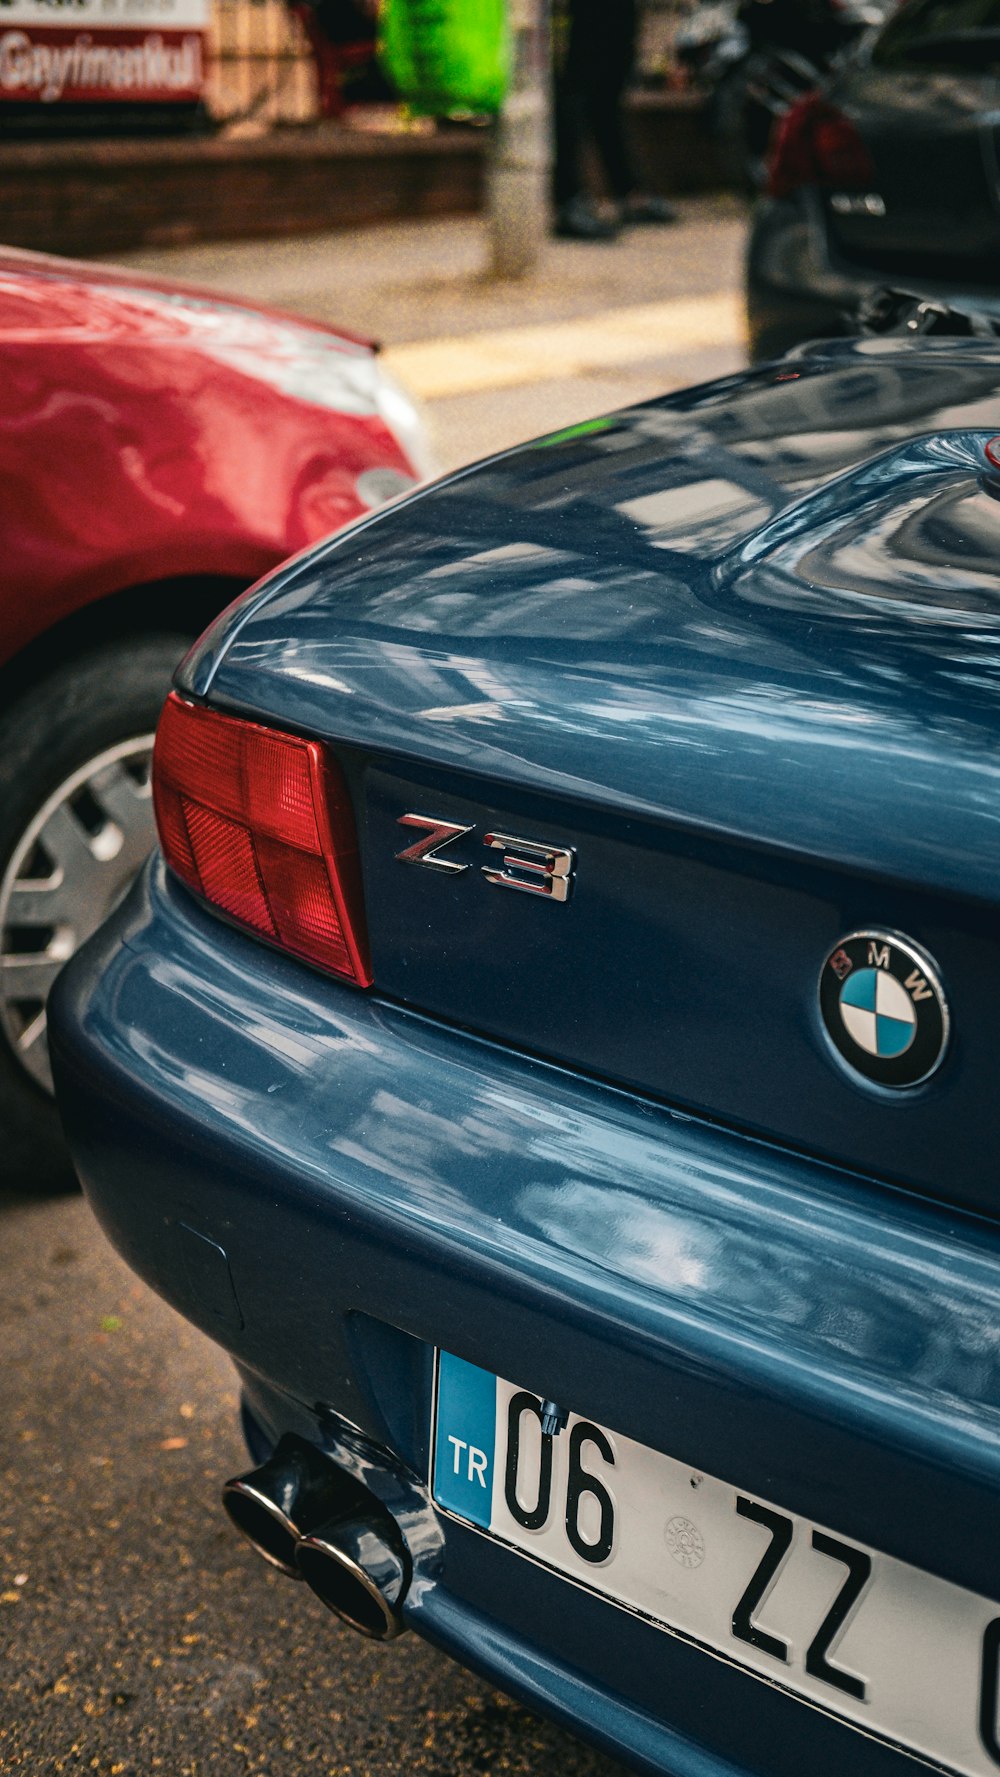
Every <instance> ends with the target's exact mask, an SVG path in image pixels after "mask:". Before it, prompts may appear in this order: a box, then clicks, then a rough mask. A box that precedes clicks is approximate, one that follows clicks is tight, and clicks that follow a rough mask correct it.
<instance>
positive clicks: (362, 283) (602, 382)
mask: <svg viewBox="0 0 1000 1777" xmlns="http://www.w3.org/2000/svg"><path fill="white" fill-rule="evenodd" d="M679 209H680V214H681V220H680V221H679V223H678V224H677V225H676V226H675V227H672V228H649V227H647V228H634V229H631V230H628V231H626V232H625V233H623V234H622V235H621V236H620V237H619V239H618V240H617V241H614V242H611V243H580V242H575V241H556V240H553V241H551V242H549V244H548V246H547V248H546V251H545V254H544V257H543V260H542V263H541V265H540V266H539V268H538V270H537V272H536V273H535V274H534V275H533V276H532V277H530V278H527V279H525V280H523V281H520V282H516V283H515V282H505V283H498V282H496V281H494V280H492V279H490V278H489V277H488V276H487V274H486V270H485V266H486V260H487V243H486V237H485V231H484V227H483V224H482V222H481V221H480V220H479V219H477V218H473V217H460V218H455V219H449V220H444V221H438V222H412V223H392V224H387V225H383V226H380V227H377V228H367V229H358V230H355V231H352V232H350V233H347V232H343V231H341V232H338V233H335V234H329V235H320V236H313V237H311V238H309V239H301V238H297V239H293V240H287V241H286V240H279V241H269V242H263V243H262V242H260V241H254V242H247V243H242V242H238V243H233V242H226V243H221V244H219V245H208V246H197V247H186V248H184V247H177V248H162V249H158V250H156V251H153V250H143V251H141V252H136V253H131V254H127V255H125V256H124V258H123V259H122V260H120V261H119V263H125V264H129V265H133V266H135V267H137V268H141V269H144V270H150V271H155V272H157V273H160V274H164V275H167V276H170V277H175V278H180V279H184V280H187V281H189V282H194V283H200V284H205V285H209V286H211V287H213V288H215V289H217V290H219V291H223V292H225V293H227V294H230V295H234V296H247V297H253V298H255V299H256V300H257V301H261V302H267V303H271V304H274V305H276V306H278V307H281V308H286V309H290V310H293V311H295V312H297V313H300V314H307V315H312V316H316V317H318V318H320V319H323V320H327V321H331V322H335V323H339V325H341V326H343V327H346V328H349V329H351V330H352V331H355V332H359V333H363V334H365V335H367V336H369V337H374V338H376V339H378V340H380V341H381V342H382V344H383V346H384V347H385V363H386V365H387V366H388V367H389V368H390V369H391V370H393V371H394V372H395V374H396V375H397V376H398V377H399V378H400V380H401V381H403V382H404V383H406V385H407V386H408V387H409V388H410V389H411V390H412V392H413V393H414V394H415V395H417V396H418V397H420V398H421V399H422V400H423V401H424V403H425V405H426V409H427V416H428V419H429V422H430V425H431V430H432V434H433V436H434V440H435V443H436V446H437V450H438V455H439V459H440V461H441V463H442V466H444V467H453V466H455V465H457V464H458V463H461V462H467V461H469V460H470V459H472V458H474V457H477V456H482V455H485V454H486V453H487V452H489V451H491V450H497V449H502V448H505V447H506V446H508V445H510V444H514V443H518V442H520V441H521V440H522V439H524V438H530V437H533V436H535V435H536V434H537V433H539V432H543V431H550V430H553V429H555V428H557V427H559V426H564V425H571V424H574V423H576V422H577V421H579V420H583V419H589V418H591V417H593V415H595V414H598V413H603V412H606V411H607V410H608V409H609V408H613V407H619V406H622V405H627V404H631V403H634V402H638V401H645V400H648V399H649V398H650V397H652V396H654V395H658V394H663V393H665V392H666V391H667V390H668V389H672V388H679V387H682V386H683V385H684V384H685V383H691V382H698V381H703V380H706V379H707V378H709V377H712V376H720V375H725V374H727V373H728V372H729V371H731V370H735V369H738V368H739V367H740V365H741V364H742V363H744V362H745V348H744V343H743V322H742V312H741V302H740V277H741V271H740V267H741V257H742V248H743V237H744V233H745V226H746V225H745V213H744V212H743V210H742V209H741V207H740V206H739V205H738V204H737V203H736V202H735V200H733V199H729V198H699V199H692V200H689V201H687V202H686V203H684V204H682V205H680V206H679Z"/></svg>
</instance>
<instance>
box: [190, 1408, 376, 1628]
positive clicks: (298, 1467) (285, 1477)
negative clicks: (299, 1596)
mask: <svg viewBox="0 0 1000 1777" xmlns="http://www.w3.org/2000/svg"><path fill="white" fill-rule="evenodd" d="M222 1503H223V1505H224V1507H225V1509H226V1511H227V1512H228V1514H229V1517H230V1518H231V1519H232V1522H233V1523H234V1524H235V1526H236V1528H237V1530H239V1531H240V1532H241V1534H242V1535H243V1536H245V1537H246V1538H247V1540H248V1541H249V1542H250V1543H251V1544H252V1545H253V1547H254V1548H255V1549H256V1551H257V1553H258V1555H260V1556H261V1557H262V1559H263V1560H264V1561H267V1562H268V1563H269V1564H270V1566H272V1567H276V1568H277V1569H278V1570H279V1572H281V1573H284V1574H287V1575H288V1576H289V1578H290V1579H296V1580H301V1579H304V1580H305V1581H306V1582H307V1584H308V1585H309V1586H310V1587H311V1588H312V1590H313V1591H314V1592H315V1593H316V1595H317V1597H318V1598H320V1599H322V1601H323V1603H324V1604H325V1605H326V1607H327V1609H328V1610H331V1611H333V1613H334V1615H335V1616H338V1617H340V1618H341V1620H342V1621H343V1622H345V1623H347V1624H349V1625H350V1627H351V1628H352V1629H357V1630H358V1631H359V1632H360V1634H362V1635H367V1636H369V1637H370V1638H371V1639H372V1640H375V1641H392V1640H394V1639H395V1637H396V1636H397V1635H399V1634H401V1633H402V1629H403V1620H402V1616H401V1614H400V1607H401V1605H402V1602H403V1599H404V1597H405V1596H406V1590H407V1587H408V1585H409V1583H410V1574H411V1565H410V1557H409V1553H408V1551H407V1548H406V1544H405V1542H404V1541H403V1537H402V1534H401V1532H400V1530H399V1528H398V1526H397V1524H396V1521H395V1519H394V1518H393V1516H392V1514H391V1513H390V1512H389V1511H387V1510H386V1508H385V1506H384V1505H382V1503H381V1501H380V1500H377V1499H376V1498H375V1496H374V1494H372V1493H369V1491H368V1489H367V1488H366V1487H363V1486H362V1485H361V1483H360V1481H355V1480H354V1478H353V1476H351V1475H348V1474H345V1472H344V1470H343V1469H339V1468H338V1467H337V1466H336V1464H335V1463H333V1462H331V1461H330V1459H329V1458H328V1457H326V1456H324V1455H323V1454H322V1453H321V1452H320V1451H319V1450H317V1449H316V1447H315V1445H314V1444H309V1443H307V1442H306V1440H305V1439H304V1438H300V1437H297V1436H296V1435H295V1433H294V1432H287V1433H286V1434H285V1436H284V1437H283V1438H282V1439H281V1441H280V1443H279V1444H278V1445H277V1447H276V1449H275V1451H274V1454H273V1456H271V1457H269V1459H268V1461H267V1462H265V1463H262V1464H261V1466H260V1467H259V1468H256V1469H251V1470H250V1472H249V1473H248V1474H245V1475H238V1476H236V1477H235V1479H233V1480H231V1481H227V1482H226V1484H225V1486H224V1488H223V1490H222Z"/></svg>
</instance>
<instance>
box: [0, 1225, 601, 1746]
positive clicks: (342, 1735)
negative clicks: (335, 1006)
mask: <svg viewBox="0 0 1000 1777" xmlns="http://www.w3.org/2000/svg"><path fill="white" fill-rule="evenodd" d="M0 1341H2V1350H3V1363H2V1367H0V1476H2V1484H0V1771H2V1772H4V1773H7V1772H11V1773H13V1772H18V1773H23V1774H24V1777H49V1773H57V1772H72V1773H82V1772H95V1773H100V1774H101V1777H149V1773H151V1772H157V1771H160V1772H162V1773H163V1774H164V1777H243V1774H244V1773H248V1772H268V1773H274V1774H275V1777H278V1774H279V1773H280V1777H298V1774H299V1773H307V1772H308V1773H312V1772H316V1773H326V1774H330V1777H395V1774H396V1773H399V1774H400V1777H403V1774H404V1773H405V1774H407V1777H409V1774H410V1773H425V1774H426V1777H466V1774H469V1777H472V1774H473V1773H476V1774H478V1773H501V1772H502V1773H504V1774H505V1777H519V1774H524V1777H527V1774H528V1773H530V1774H531V1777H616V1773H618V1772H619V1767H618V1766H617V1765H615V1764H612V1763H611V1762H610V1761H608V1760H607V1759H604V1758H601V1757H599V1756H598V1755H597V1754H595V1753H593V1752H591V1751H589V1750H588V1749H587V1748H585V1747H583V1746H581V1745H580V1744H579V1743H577V1742H576V1741H575V1740H573V1739H571V1738H570V1737H569V1736H568V1735H566V1734H564V1733H562V1732H560V1731H559V1730H558V1729H556V1728H554V1727H552V1726H550V1725H549V1724H547V1723H544V1722H541V1721H539V1720H537V1719H536V1718H535V1717H533V1716H531V1715H529V1714H528V1713H527V1712H526V1711H524V1710H523V1709H521V1708H519V1707H518V1706H517V1705H515V1704H513V1703H511V1702H510V1701H509V1700H507V1699H505V1698H503V1697H501V1696H498V1695H497V1694H496V1693H495V1692H492V1691H490V1690H489V1688H488V1687H487V1686H486V1685H484V1684H482V1683H480V1682H479V1681H478V1680H477V1679H475V1678H472V1677H471V1676H470V1675H469V1674H468V1673H466V1672H463V1671H462V1670H461V1668H460V1667H458V1666H456V1665H455V1664H454V1663H453V1662H452V1661H450V1660H448V1659H446V1658H445V1657H444V1656H443V1655H441V1654H439V1653H437V1652H435V1651H434V1650H433V1649H431V1648H429V1647H427V1646H426V1645H425V1644H424V1643H422V1642H420V1641H418V1640H417V1638H416V1636H414V1635H412V1634H411V1635H405V1636H403V1637H402V1638H401V1639H400V1640H399V1641H397V1642H395V1643H393V1644H392V1645H391V1646H388V1647H379V1646H376V1645H374V1644H373V1643H371V1642H367V1641H364V1640H363V1639H362V1638H361V1637H360V1636H358V1635H355V1634H353V1633H352V1632H351V1631H350V1630H347V1629H344V1628H342V1627H341V1626H340V1625H339V1624H338V1623H337V1622H336V1621H335V1620H334V1618H333V1617H331V1616H330V1615H329V1614H328V1612H326V1611H325V1610H324V1609H323V1607H322V1605H321V1604H319V1603H318V1601H317V1600H316V1599H314V1598H313V1596H312V1594H311V1593H309V1592H308V1591H307V1590H306V1588H305V1587H304V1586H299V1585H296V1584H295V1583H294V1582H293V1581H291V1580H287V1579H283V1578H282V1577H281V1576H280V1575H279V1574H277V1573H274V1572H272V1571H271V1570H270V1569H268V1568H267V1567H266V1566H265V1565H264V1564H263V1563H262V1562H261V1561H259V1560H258V1559H257V1557H256V1556H255V1555H254V1554H253V1553H252V1551H251V1550H250V1549H249V1547H248V1546H245V1545H244V1544H243V1543H242V1542H241V1540H240V1539H239V1537H238V1536H237V1535H236V1533H235V1532H234V1531H232V1530H231V1529H230V1527H229V1523H228V1520H227V1519H226V1518H225V1516H224V1514H223V1512H222V1509H221V1507H220V1505H219V1490H220V1487H221V1485H222V1482H223V1481H224V1480H225V1479H226V1477H227V1476H228V1475H231V1474H233V1473H238V1472H240V1470H242V1469H244V1468H246V1467H247V1466H248V1464H247V1459H246V1455H245V1452H244V1450H243V1447H242V1444H241V1440H240V1437H239V1434H238V1431H237V1428H236V1388H235V1379H234V1375H233V1372H232V1371H231V1369H230V1366H229V1363H228V1360H227V1359H226V1358H225V1357H224V1356H223V1355H222V1354H221V1353H220V1352H219V1351H218V1350H217V1349H216V1348H215V1347H214V1346H213V1345H211V1344H210V1343H209V1342H208V1341H207V1340H206V1339H205V1338H203V1337H202V1335H201V1334H199V1333H196V1332H195V1331H194V1330H193V1329H192V1328H190V1327H188V1326H187V1325H186V1324H185V1323H184V1322H183V1321H182V1320H180V1319H179V1318H178V1316H177V1315H175V1314H174V1313H173V1311H172V1310H171V1309H169V1308H167V1307H166V1306H165V1305H164V1304H163V1303H162V1302H160V1301H159V1300H158V1298H157V1297H155V1296H154V1295H152V1293H151V1292H150V1291H149V1290H147V1289H146V1288H145V1286H144V1285H143V1284H141V1283H138V1282H137V1281H136V1280H135V1279H134V1278H133V1277H132V1275H131V1274H130V1273H129V1272H128V1271H127V1270H126V1269H125V1267H124V1265H122V1264H121V1262H120V1261H119V1260H118V1258H117V1257H116V1255H115V1254H114V1253H113V1252H112V1251H111V1249H110V1247H109V1246H108V1244H107V1242H106V1241H105V1239H104V1237H103V1235H102V1234H101V1232H100V1230H99V1228H98V1227H97V1224H96V1222H95V1221H94V1218H93V1216H92V1215H91V1213H90V1211H89V1209H88V1208H87V1206H86V1204H85V1203H84V1201H83V1200H82V1198H79V1197H64V1198H61V1199H60V1198H55V1199H52V1200H50V1201H47V1202H42V1201H35V1202H33V1201H31V1200H29V1199H24V1198H15V1197H11V1196H10V1195H9V1194H8V1195H2V1194H0Z"/></svg>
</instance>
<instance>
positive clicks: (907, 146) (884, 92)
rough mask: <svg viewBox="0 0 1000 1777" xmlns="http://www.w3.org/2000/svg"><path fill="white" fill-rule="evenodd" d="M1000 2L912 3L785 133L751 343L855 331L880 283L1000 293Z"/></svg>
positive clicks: (795, 111)
mask: <svg viewBox="0 0 1000 1777" xmlns="http://www.w3.org/2000/svg"><path fill="white" fill-rule="evenodd" d="M998 66H1000V0H910V3H909V4H908V5H906V6H904V7H903V8H902V10H901V11H900V12H899V13H898V14H896V15H895V16H894V17H893V18H892V19H891V20H890V21H889V23H888V24H887V25H885V26H884V28H883V29H882V30H881V32H879V33H878V34H877V35H876V36H875V37H874V38H873V39H871V40H870V41H869V43H868V44H867V45H866V46H865V47H864V48H863V49H862V50H861V51H860V52H859V53H858V54H857V55H856V56H855V57H854V58H853V59H852V60H851V61H850V62H849V63H848V64H847V66H846V67H844V68H843V69H842V70H841V71H840V72H839V73H838V74H837V75H836V76H834V77H833V78H832V79H831V80H830V82H829V83H828V84H827V85H826V86H825V87H824V89H823V90H822V91H821V92H819V93H813V94H811V95H809V96H807V97H805V98H803V99H801V100H799V101H798V102H797V104H796V105H794V106H793V108H792V109H791V110H790V111H789V112H788V113H787V114H786V116H785V118H784V119H783V121H782V122H781V123H780V124H779V125H778V127H777V131H776V134H775V138H774V143H773V147H772V154H771V172H770V195H769V196H768V197H767V198H766V199H763V200H762V201H761V202H760V203H759V204H758V206H757V209H756V211H755V215H754V220H753V227H752V231H751V239H750V246H749V255H748V262H747V299H748V310H749V324H750V339H751V350H752V353H753V356H754V358H755V359H758V360H760V359H763V358H768V357H772V356H775V355H776V354H777V353H779V352H783V351H787V350H788V348H789V347H791V346H794V345H796V344H798V343H799V342H800V341H802V340H805V339H811V338H817V337H820V336H824V335H827V336H828V335H835V334H842V333H845V332H850V331H852V330H853V328H854V327H855V320H856V315H857V311H858V307H859V304H860V303H861V302H862V301H863V300H864V297H865V295H866V293H867V292H868V291H870V290H871V289H872V288H873V286H875V285H880V284H887V283H889V284H903V285H905V286H906V287H907V288H908V289H912V288H914V287H918V288H919V289H920V290H922V291H924V292H925V293H926V294H927V295H928V296H931V297H933V298H935V299H938V300H941V299H944V300H953V299H956V298H958V297H965V296H968V295H970V294H974V293H975V292H978V291H987V292H992V293H993V294H994V295H998V294H1000V158H998V144H1000V127H998V122H997V115H998V114H997V94H998V90H1000V89H998V85H997V71H998Z"/></svg>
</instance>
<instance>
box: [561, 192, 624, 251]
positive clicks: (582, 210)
mask: <svg viewBox="0 0 1000 1777" xmlns="http://www.w3.org/2000/svg"><path fill="white" fill-rule="evenodd" d="M555 232H556V234H558V235H562V236H563V238H564V239H566V240H571V241H613V240H614V238H615V236H616V234H617V233H618V226H617V224H616V223H614V222H609V221H608V220H607V219H606V218H605V217H604V216H598V214H597V211H596V210H594V209H592V208H591V206H590V204H588V202H587V200H586V198H585V197H574V198H571V199H570V201H569V203H568V204H560V206H559V209H558V210H557V211H556V221H555Z"/></svg>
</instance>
